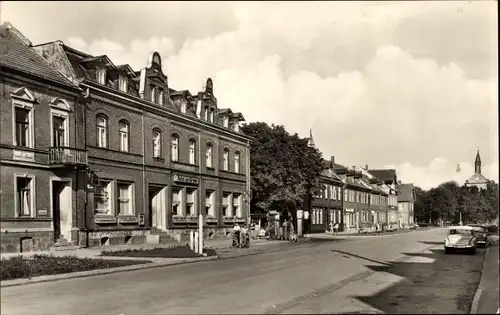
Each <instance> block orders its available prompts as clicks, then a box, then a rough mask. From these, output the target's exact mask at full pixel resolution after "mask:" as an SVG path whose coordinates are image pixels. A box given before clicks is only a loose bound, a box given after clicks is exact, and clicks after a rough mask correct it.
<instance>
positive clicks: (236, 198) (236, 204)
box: [233, 194, 243, 218]
mask: <svg viewBox="0 0 500 315" xmlns="http://www.w3.org/2000/svg"><path fill="white" fill-rule="evenodd" d="M240 199H241V195H240V194H233V212H234V214H235V216H236V217H237V218H242V217H243V215H242V213H241V204H240V201H241V200H240Z"/></svg>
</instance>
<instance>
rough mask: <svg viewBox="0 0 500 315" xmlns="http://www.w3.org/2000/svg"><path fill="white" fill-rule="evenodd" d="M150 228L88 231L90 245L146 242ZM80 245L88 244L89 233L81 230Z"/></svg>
mask: <svg viewBox="0 0 500 315" xmlns="http://www.w3.org/2000/svg"><path fill="white" fill-rule="evenodd" d="M149 233H150V231H148V230H129V231H98V232H88V235H89V244H88V246H89V247H98V246H111V245H127V244H146V235H148V234H149ZM79 236H80V237H79V240H80V243H79V245H80V246H82V247H85V246H87V239H86V238H87V233H86V232H84V231H83V232H82V231H80V232H79Z"/></svg>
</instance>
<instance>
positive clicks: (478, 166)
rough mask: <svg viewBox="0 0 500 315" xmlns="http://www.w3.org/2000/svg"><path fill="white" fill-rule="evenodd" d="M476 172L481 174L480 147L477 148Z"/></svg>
mask: <svg viewBox="0 0 500 315" xmlns="http://www.w3.org/2000/svg"><path fill="white" fill-rule="evenodd" d="M474 172H475V173H476V174H481V156H479V149H477V154H476V162H475V171H474Z"/></svg>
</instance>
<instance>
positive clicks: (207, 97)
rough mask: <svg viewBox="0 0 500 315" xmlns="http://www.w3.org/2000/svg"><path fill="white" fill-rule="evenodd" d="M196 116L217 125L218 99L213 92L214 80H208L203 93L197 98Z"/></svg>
mask: <svg viewBox="0 0 500 315" xmlns="http://www.w3.org/2000/svg"><path fill="white" fill-rule="evenodd" d="M196 116H197V117H198V118H200V119H201V120H204V121H206V122H209V123H212V124H216V123H217V99H216V98H215V96H214V92H213V82H212V79H210V78H208V79H207V82H206V84H205V89H204V91H203V92H198V95H197V97H196Z"/></svg>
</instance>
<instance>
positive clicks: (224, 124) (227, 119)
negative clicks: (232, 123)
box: [222, 115, 229, 128]
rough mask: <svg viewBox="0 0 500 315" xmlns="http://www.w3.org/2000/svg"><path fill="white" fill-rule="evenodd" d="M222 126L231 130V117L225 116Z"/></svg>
mask: <svg viewBox="0 0 500 315" xmlns="http://www.w3.org/2000/svg"><path fill="white" fill-rule="evenodd" d="M222 125H223V126H224V127H226V128H229V117H228V116H226V115H225V116H224V117H222Z"/></svg>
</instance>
